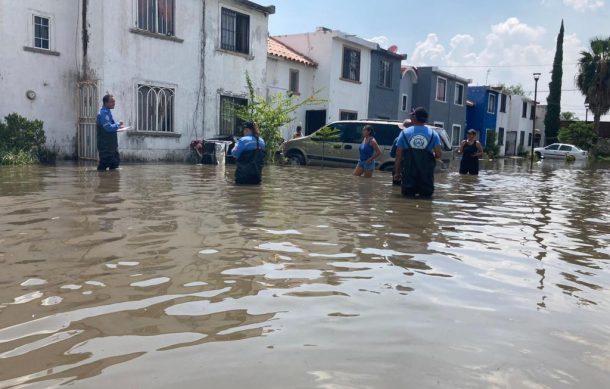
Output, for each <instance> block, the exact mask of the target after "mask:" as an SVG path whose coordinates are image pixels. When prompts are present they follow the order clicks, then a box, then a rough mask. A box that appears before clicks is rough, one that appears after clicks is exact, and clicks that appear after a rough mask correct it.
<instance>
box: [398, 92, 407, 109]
mask: <svg viewBox="0 0 610 389" xmlns="http://www.w3.org/2000/svg"><path fill="white" fill-rule="evenodd" d="M400 110H401V111H402V112H407V111H408V110H409V95H407V94H403V95H402V99H401V100H400Z"/></svg>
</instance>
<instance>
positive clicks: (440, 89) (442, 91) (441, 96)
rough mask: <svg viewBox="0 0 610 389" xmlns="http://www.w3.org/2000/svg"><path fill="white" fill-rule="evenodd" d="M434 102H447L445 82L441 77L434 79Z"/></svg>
mask: <svg viewBox="0 0 610 389" xmlns="http://www.w3.org/2000/svg"><path fill="white" fill-rule="evenodd" d="M436 101H443V102H445V101H447V80H446V79H444V78H442V77H437V78H436Z"/></svg>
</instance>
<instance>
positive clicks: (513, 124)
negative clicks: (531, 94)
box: [509, 96, 533, 151]
mask: <svg viewBox="0 0 610 389" xmlns="http://www.w3.org/2000/svg"><path fill="white" fill-rule="evenodd" d="M523 102H527V115H526V117H525V118H524V117H522V107H523ZM531 110H532V101H531V100H530V99H528V98H524V97H521V96H511V99H510V120H509V124H510V128H511V131H517V151H518V149H519V139H520V136H521V132H522V131H523V132H524V140H523V148H524V150H523V151H529V150H530V148H531V145H528V137H529V135H530V134H531V133H532V126H533V122H532V119H530V114H531Z"/></svg>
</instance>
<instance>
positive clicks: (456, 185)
mask: <svg viewBox="0 0 610 389" xmlns="http://www.w3.org/2000/svg"><path fill="white" fill-rule="evenodd" d="M608 167H609V166H607V165H606V166H599V165H598V166H588V165H587V164H581V165H567V164H565V163H564V162H557V163H552V162H550V161H549V162H547V161H545V162H542V163H537V164H536V165H535V166H534V170H533V172H532V173H530V172H529V170H528V168H529V166H527V165H526V164H521V163H520V162H518V161H516V162H515V161H511V160H506V161H500V162H499V164H490V165H488V166H486V170H484V171H483V172H482V173H481V175H480V176H479V177H461V176H459V175H458V174H456V173H455V172H443V173H440V174H438V175H437V191H436V194H435V197H434V199H433V200H432V201H426V200H421V201H416V200H407V199H403V198H402V197H401V196H400V194H399V190H398V189H397V188H395V187H392V186H391V185H389V181H390V177H389V175H388V174H382V173H380V172H376V176H375V177H374V178H373V179H372V180H366V179H360V178H354V177H352V176H351V175H350V174H351V170H348V169H329V168H326V169H321V168H309V167H267V168H265V172H264V175H265V177H264V185H262V186H261V187H254V188H251V187H236V186H234V185H233V184H232V183H231V176H232V169H233V167H231V166H227V167H223V166H221V167H214V166H189V165H125V166H123V167H122V170H120V171H116V172H108V173H103V174H100V173H98V172H96V171H95V170H94V167H92V166H76V165H60V166H57V167H19V168H14V167H1V168H0V268H1V269H2V270H1V272H0V387H2V388H6V387H18V388H21V387H28V388H29V387H32V388H47V387H58V386H62V385H65V384H70V385H71V386H72V387H83V388H110V387H116V388H119V387H120V388H140V387H146V388H167V387H170V386H171V387H175V388H202V387H205V388H407V387H412V388H429V387H434V388H436V387H444V388H602V387H608V384H609V382H610V308H609V307H610V247H609V246H610V210H609V207H608V205H609V204H610V195H609V193H610V170H608Z"/></svg>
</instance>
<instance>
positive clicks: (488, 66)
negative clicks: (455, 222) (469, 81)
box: [415, 62, 578, 68]
mask: <svg viewBox="0 0 610 389" xmlns="http://www.w3.org/2000/svg"><path fill="white" fill-rule="evenodd" d="M563 65H578V62H569V63H564V64H563ZM415 66H417V65H415ZM440 67H442V68H534V67H553V64H537V65H453V66H448V65H440V66H439V68H440Z"/></svg>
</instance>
